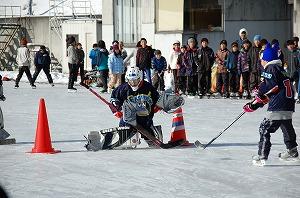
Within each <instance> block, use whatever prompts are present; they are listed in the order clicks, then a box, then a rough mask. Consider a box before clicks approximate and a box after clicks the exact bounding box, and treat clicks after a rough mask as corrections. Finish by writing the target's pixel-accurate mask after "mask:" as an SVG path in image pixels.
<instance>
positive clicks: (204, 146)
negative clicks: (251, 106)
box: [195, 111, 246, 149]
mask: <svg viewBox="0 0 300 198" xmlns="http://www.w3.org/2000/svg"><path fill="white" fill-rule="evenodd" d="M245 113H246V112H245V111H243V112H242V113H240V115H239V116H238V117H236V118H235V119H234V120H233V122H232V123H231V124H230V125H228V126H227V127H226V128H225V129H224V130H223V131H221V132H220V133H219V134H218V135H217V136H216V137H214V138H213V139H212V140H211V141H209V142H208V143H207V144H205V145H203V144H201V143H200V142H199V141H198V142H197V143H196V142H195V144H197V145H198V146H201V147H202V148H203V149H205V148H206V147H208V146H209V145H211V143H213V142H214V141H215V140H216V139H217V138H218V137H220V136H221V135H222V134H223V133H224V132H225V131H227V129H229V128H230V127H231V126H232V125H233V124H234V123H235V122H236V121H238V120H239V119H240V118H241V117H242V116H243V115H244V114H245Z"/></svg>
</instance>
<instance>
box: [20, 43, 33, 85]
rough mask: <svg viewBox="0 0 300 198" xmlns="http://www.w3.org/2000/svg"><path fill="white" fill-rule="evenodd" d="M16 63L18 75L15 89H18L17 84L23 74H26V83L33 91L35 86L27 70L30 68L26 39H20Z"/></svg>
mask: <svg viewBox="0 0 300 198" xmlns="http://www.w3.org/2000/svg"><path fill="white" fill-rule="evenodd" d="M16 61H17V63H18V66H19V74H18V76H17V78H16V84H15V89H17V88H18V87H19V82H20V80H21V78H22V76H23V73H24V72H25V73H26V76H27V78H28V81H29V83H30V85H31V87H32V89H35V88H36V86H35V85H34V83H33V79H32V76H31V73H30V70H29V66H30V52H29V49H28V48H27V40H26V38H22V39H21V40H20V47H19V48H18V50H17V58H16Z"/></svg>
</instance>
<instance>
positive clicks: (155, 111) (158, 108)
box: [153, 105, 162, 113]
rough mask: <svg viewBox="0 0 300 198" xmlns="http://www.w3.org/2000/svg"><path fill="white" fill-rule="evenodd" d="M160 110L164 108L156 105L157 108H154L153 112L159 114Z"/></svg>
mask: <svg viewBox="0 0 300 198" xmlns="http://www.w3.org/2000/svg"><path fill="white" fill-rule="evenodd" d="M160 110H162V108H160V107H159V106H156V105H155V107H154V108H153V112H154V113H157V112H159V111H160Z"/></svg>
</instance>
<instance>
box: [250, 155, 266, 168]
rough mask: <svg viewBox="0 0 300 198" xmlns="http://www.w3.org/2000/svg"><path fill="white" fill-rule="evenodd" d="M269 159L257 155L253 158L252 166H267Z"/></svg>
mask: <svg viewBox="0 0 300 198" xmlns="http://www.w3.org/2000/svg"><path fill="white" fill-rule="evenodd" d="M266 161H267V159H266V158H265V157H264V156H260V155H255V156H253V157H252V164H253V165H254V166H265V165H266Z"/></svg>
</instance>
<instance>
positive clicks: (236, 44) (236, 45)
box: [231, 42, 239, 47]
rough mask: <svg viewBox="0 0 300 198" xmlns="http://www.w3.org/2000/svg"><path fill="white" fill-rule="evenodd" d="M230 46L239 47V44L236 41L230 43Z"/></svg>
mask: <svg viewBox="0 0 300 198" xmlns="http://www.w3.org/2000/svg"><path fill="white" fill-rule="evenodd" d="M231 47H239V44H238V43H237V42H233V43H231Z"/></svg>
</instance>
